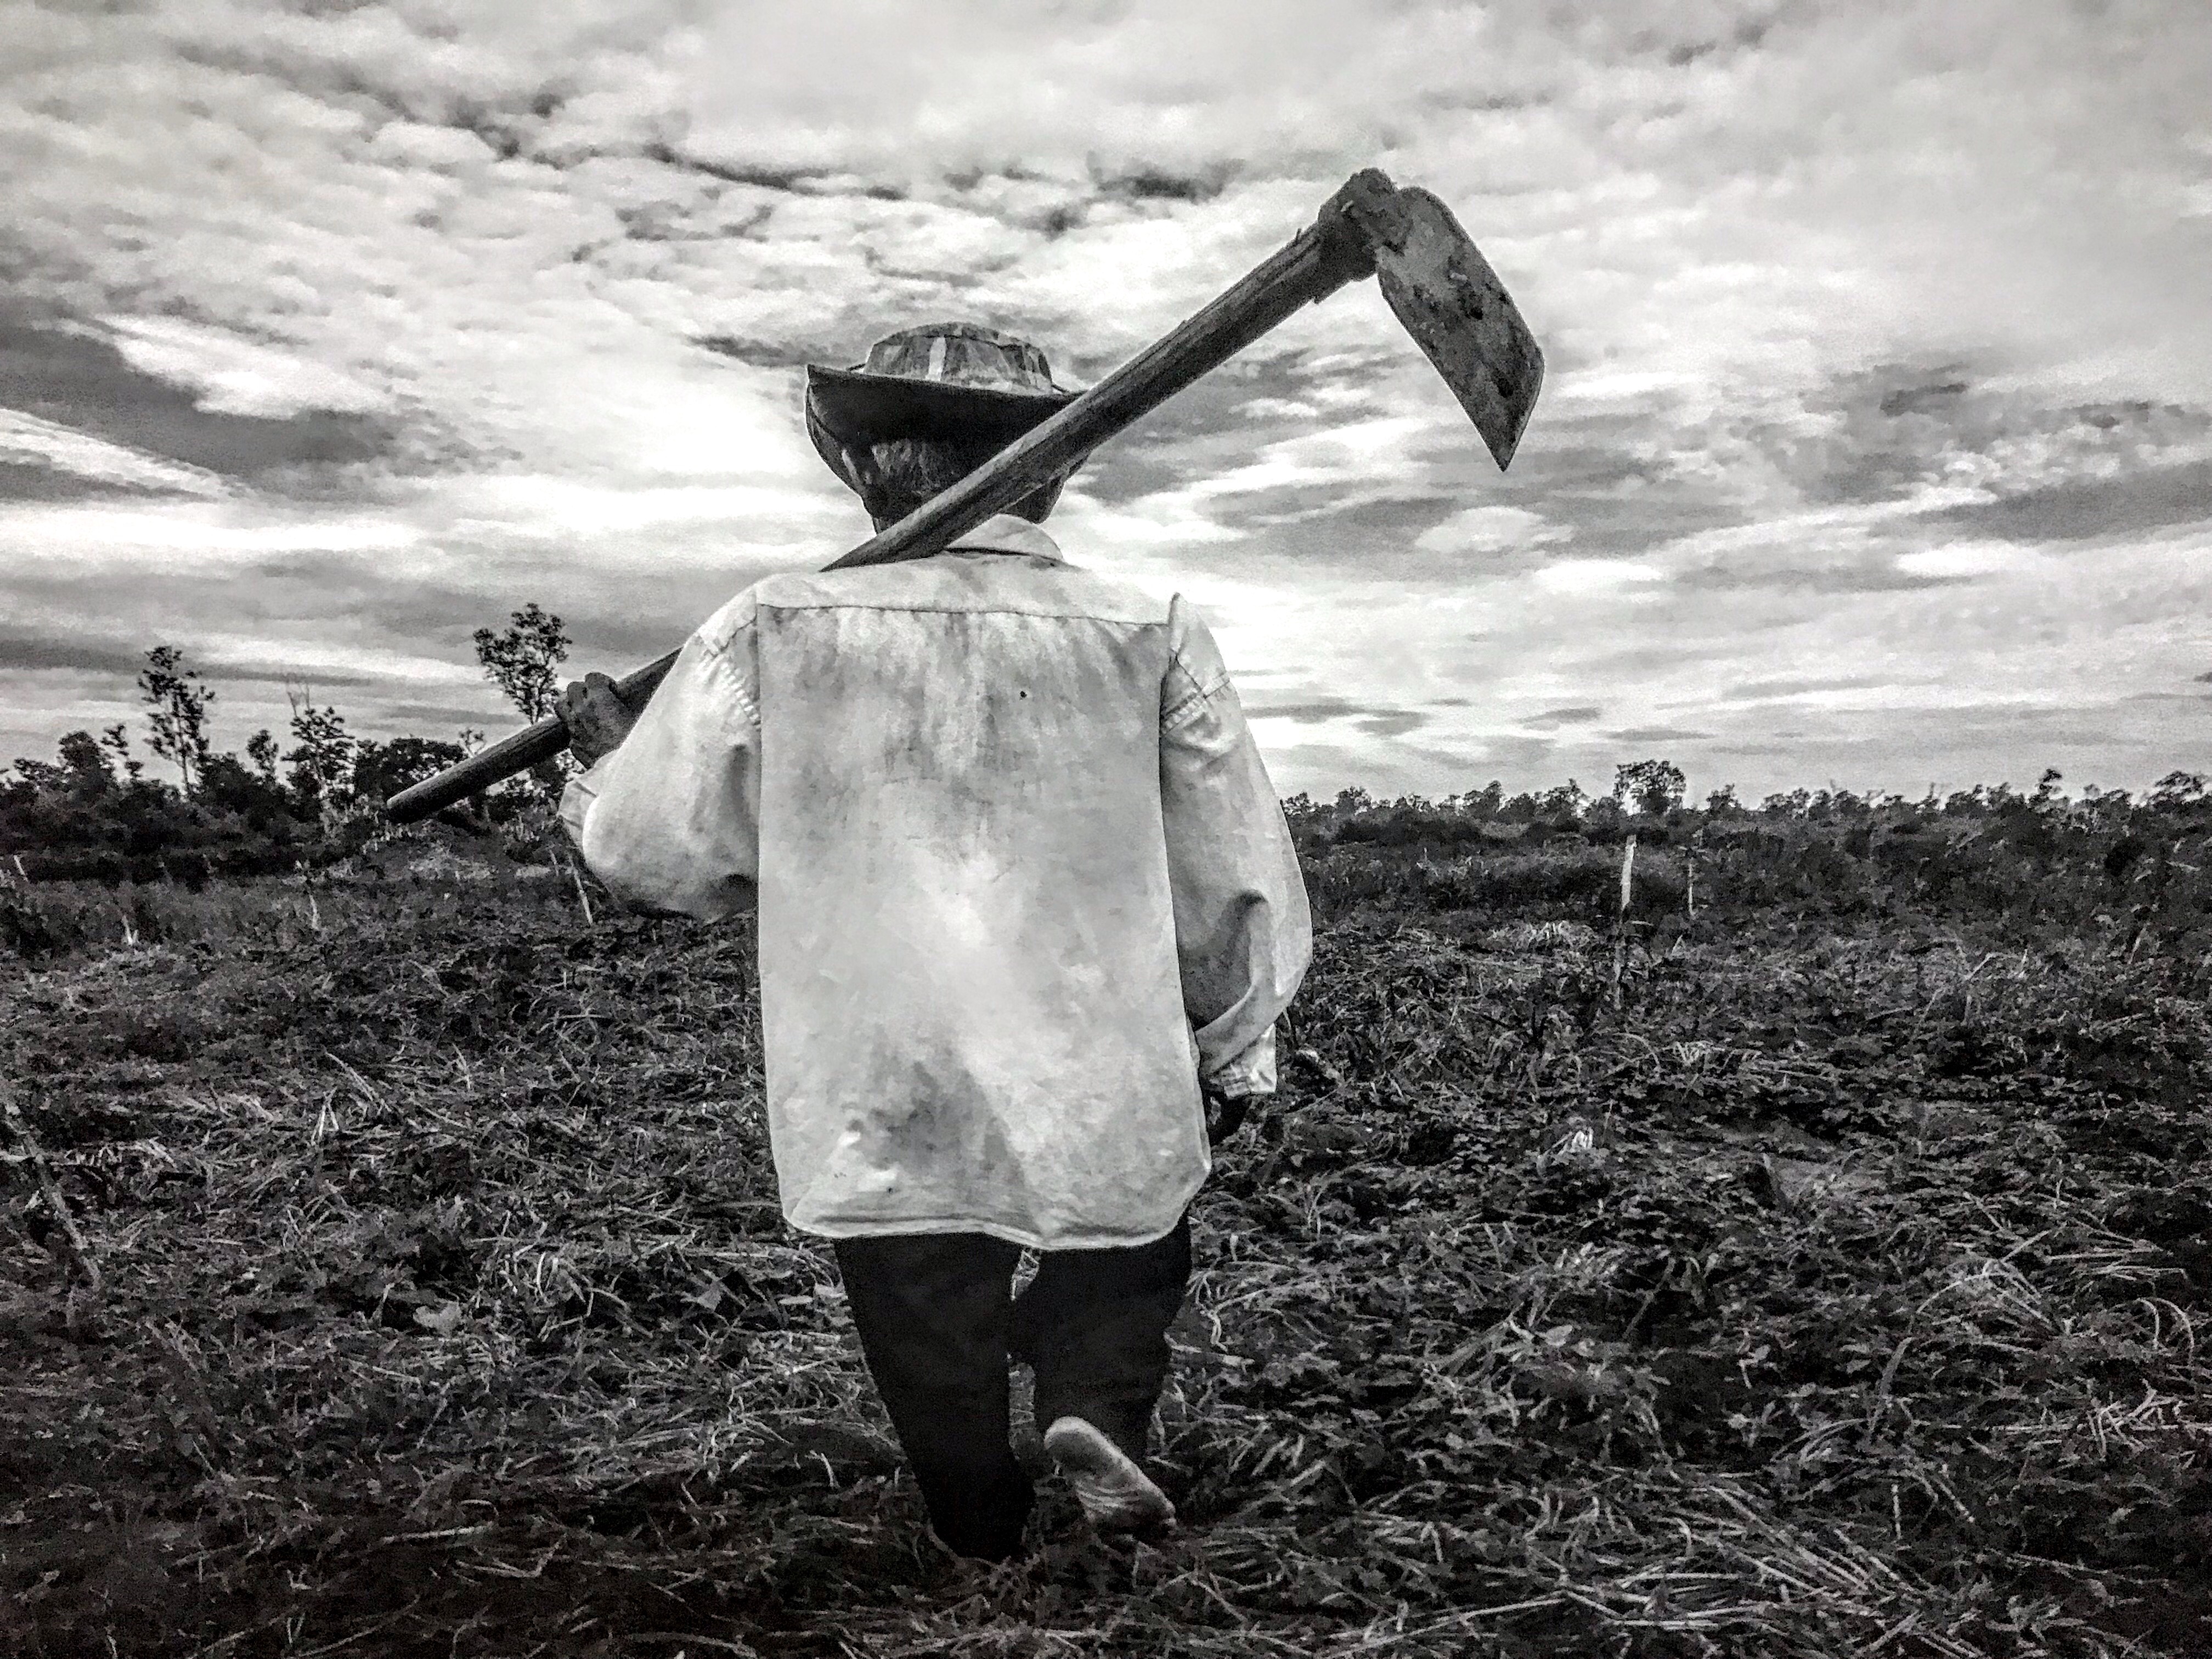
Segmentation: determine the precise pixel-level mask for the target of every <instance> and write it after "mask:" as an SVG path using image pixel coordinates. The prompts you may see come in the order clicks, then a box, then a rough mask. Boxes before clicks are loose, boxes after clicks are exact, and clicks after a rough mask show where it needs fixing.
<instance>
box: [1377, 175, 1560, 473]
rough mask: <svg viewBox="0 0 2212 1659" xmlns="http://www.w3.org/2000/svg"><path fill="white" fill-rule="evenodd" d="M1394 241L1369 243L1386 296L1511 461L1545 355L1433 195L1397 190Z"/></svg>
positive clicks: (1479, 427)
mask: <svg viewBox="0 0 2212 1659" xmlns="http://www.w3.org/2000/svg"><path fill="white" fill-rule="evenodd" d="M1393 207H1394V211H1393V212H1392V213H1391V215H1390V218H1391V220H1392V221H1394V222H1393V223H1392V224H1391V226H1390V234H1389V236H1388V237H1387V239H1383V238H1377V239H1376V240H1374V241H1373V242H1371V243H1370V248H1371V251H1372V253H1373V257H1374V259H1375V267H1376V275H1377V276H1380V277H1381V278H1382V283H1383V297H1384V298H1385V299H1387V300H1388V301H1389V302H1390V309H1391V310H1393V311H1395V313H1398V320H1399V321H1400V322H1401V323H1403V324H1404V325H1406V331H1407V333H1408V334H1411V335H1412V336H1413V338H1414V340H1415V342H1416V343H1419V346H1420V348H1421V349H1422V350H1423V351H1424V352H1425V353H1426V354H1427V356H1428V359H1429V361H1430V362H1432V363H1434V364H1435V365H1436V366H1437V374H1441V375H1443V377H1444V384H1445V385H1446V386H1449V387H1450V388H1451V389H1452V395H1453V396H1454V397H1455V398H1458V399H1459V402H1460V407H1461V408H1462V409H1464V410H1467V412H1468V418H1469V419H1471V420H1472V421H1474V429H1475V430H1476V431H1478V432H1480V434H1482V441H1483V442H1484V443H1486V444H1487V445H1489V446H1490V453H1491V454H1492V456H1494V457H1495V458H1496V459H1497V461H1498V469H1499V471H1504V468H1505V465H1506V464H1507V463H1508V462H1510V460H1512V459H1513V451H1514V448H1515V447H1516V445H1518V444H1519V443H1520V441H1521V431H1522V428H1523V427H1525V426H1527V425H1528V414H1529V411H1530V410H1533V409H1534V408H1535V406H1536V392H1537V390H1538V388H1539V387H1541V386H1542V385H1543V383H1544V354H1543V353H1542V352H1541V351H1540V350H1538V349H1537V347H1536V340H1535V337H1534V335H1532V334H1530V333H1529V332H1528V324H1526V323H1524V322H1522V320H1521V313H1520V311H1519V310H1518V309H1517V308H1516V307H1515V305H1514V303H1513V296H1512V295H1510V294H1508V293H1506V291H1505V285H1504V283H1501V282H1499V281H1498V273H1497V272H1496V271H1494V270H1492V269H1491V268H1490V262H1489V261H1488V260H1487V259H1486V258H1483V257H1482V255H1481V253H1480V252H1479V251H1478V250H1477V249H1476V247H1475V246H1474V241H1473V240H1471V239H1470V238H1469V237H1468V234H1467V233H1466V232H1465V231H1464V230H1462V229H1461V228H1460V225H1459V221H1458V220H1456V219H1455V218H1453V217H1452V214H1451V210H1450V209H1449V208H1448V207H1446V206H1445V205H1444V204H1443V203H1442V202H1440V201H1438V200H1437V198H1436V197H1433V196H1431V195H1430V194H1429V192H1428V191H1425V190H1420V189H1407V190H1401V191H1397V192H1396V200H1395V203H1394V204H1393Z"/></svg>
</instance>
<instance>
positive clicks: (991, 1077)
mask: <svg viewBox="0 0 2212 1659" xmlns="http://www.w3.org/2000/svg"><path fill="white" fill-rule="evenodd" d="M1074 396H1075V394H1074V393H1073V392H1068V391H1066V390H1065V389H1063V388H1061V387H1060V386H1056V385H1055V384H1054V382H1053V380H1052V378H1051V375H1050V372H1049V370H1048V367H1047V365H1046V362H1045V358H1044V354H1043V353H1042V352H1041V351H1040V350H1038V349H1037V348H1036V347H1035V346H1034V345H1031V344H1030V343H1028V342H1026V341H1024V340H1020V339H1017V338H1013V337H1010V336H1007V335H1004V334H1000V333H997V332H994V331H992V330H990V329H987V328H981V327H978V326H975V325H972V324H963V323H951V324H943V325H934V326H929V327H923V328H914V329H908V330H906V331H903V332H902V333H898V334H894V335H891V336H890V337H888V338H885V339H883V340H879V341H878V342H877V343H876V344H875V345H874V346H873V347H872V349H870V351H869V353H868V361H867V362H866V365H865V366H862V367H859V368H851V369H831V368H818V367H817V368H811V369H810V370H809V371H808V375H807V384H806V424H807V430H808V433H809V434H810V435H811V437H812V439H813V441H814V445H815V447H816V448H817V449H818V450H819V451H820V452H821V453H822V457H823V459H824V460H826V461H827V462H828V463H829V466H830V467H831V469H832V470H833V471H836V474H837V476H838V477H840V478H842V480H843V481H844V482H845V483H846V484H847V485H848V486H849V487H850V488H851V489H853V490H854V492H856V493H857V494H858V495H860V500H861V502H862V504H863V505H864V506H865V507H866V509H867V512H868V514H869V516H870V517H871V518H872V519H873V520H875V523H876V526H877V527H878V529H881V528H883V527H884V526H888V525H890V524H892V523H894V522H896V520H899V519H901V518H902V517H904V516H905V515H906V514H907V513H909V512H911V511H912V510H913V509H915V507H919V506H921V504H922V503H923V502H924V501H927V500H928V499H929V498H930V497H931V496H933V495H936V494H938V493H939V491H941V490H943V489H945V488H946V487H948V486H949V485H951V484H952V483H954V482H956V481H957V479H959V478H960V477H963V475H964V474H966V473H968V472H969V471H972V470H973V469H974V468H975V467H977V466H980V465H982V464H983V462H985V461H986V460H987V459H989V458H990V457H991V456H992V455H993V454H994V453H996V452H997V451H998V450H999V449H1000V448H1001V447H1004V446H1005V445H1006V443H1008V442H1010V441H1012V440H1013V439H1015V438H1016V437H1018V436H1019V435H1021V434H1022V433H1024V431H1026V430H1028V429H1029V428H1031V427H1033V426H1035V425H1036V424H1037V423H1038V422H1041V421H1042V420H1044V419H1045V418H1047V417H1048V416H1050V415H1052V414H1053V413H1054V411H1055V410H1059V409H1060V407H1061V406H1062V405H1064V404H1066V403H1067V402H1068V401H1069V400H1071V399H1072V398H1073V397H1074ZM1064 482H1065V479H1064V477H1063V478H1056V479H1054V480H1053V481H1052V482H1051V483H1049V484H1048V485H1045V486H1043V487H1042V488H1040V489H1037V490H1036V492H1035V493H1033V494H1032V495H1030V496H1029V497H1027V498H1026V499H1025V500H1024V501H1021V502H1019V503H1018V505H1017V507H1016V508H1015V510H1014V511H1013V512H1012V513H1000V514H999V515H998V516H996V517H994V518H992V519H989V520H986V521H985V522H984V523H983V524H982V525H981V526H979V527H978V528H976V529H975V530H974V531H972V532H969V534H967V535H966V536H964V537H963V538H960V539H959V540H957V542H955V543H954V544H953V545H952V546H951V548H949V549H947V550H945V552H942V553H939V554H938V555H936V556H933V557H931V558H927V559H919V560H912V561H908V562H903V563H894V564H886V565H878V566H873V567H866V568H848V569H843V570H838V571H835V572H828V573H823V574H792V575H777V576H770V577H768V578H766V579H764V580H762V581H759V582H757V583H756V584H754V585H753V586H751V587H750V588H748V589H746V590H745V591H744V592H742V593H740V594H738V597H737V598H736V599H732V601H730V603H729V604H728V605H725V606H724V607H723V608H722V609H721V610H720V611H717V612H716V613H715V614H714V616H713V617H710V618H709V619H708V622H707V623H706V624H705V626H703V627H702V628H701V629H699V630H698V632H697V633H696V634H694V635H692V636H691V638H690V641H688V642H687V643H686V644H685V645H684V650H683V653H682V654H681V655H680V656H679V657H678V660H677V663H676V665H675V667H674V669H673V670H672V671H671V672H670V674H669V676H668V678H667V679H666V680H665V682H663V684H661V686H660V688H659V691H658V692H657V693H656V694H655V695H654V696H653V698H652V699H651V701H650V702H648V703H647V705H646V707H645V708H644V710H643V711H642V712H641V713H640V714H637V715H635V718H634V719H633V716H632V715H631V714H630V713H629V710H628V709H627V708H625V707H624V706H623V703H622V702H620V701H619V700H618V699H617V697H616V696H615V695H614V693H613V690H612V689H611V684H610V683H609V682H608V680H607V679H606V678H605V676H603V675H593V676H592V677H590V678H588V679H587V680H586V682H584V683H583V684H572V685H570V686H569V687H568V693H567V697H566V700H565V702H564V703H563V705H562V712H563V716H564V718H565V719H566V720H567V721H568V726H569V730H570V732H571V734H572V738H573V742H574V749H575V751H576V753H577V754H578V756H579V757H580V758H581V759H583V760H584V761H585V762H586V763H587V764H588V765H589V767H590V769H589V770H588V771H587V772H586V773H585V774H584V775H581V776H580V777H578V778H577V779H575V780H574V781H573V782H571V783H570V784H569V786H568V793H567V795H566V797H565V799H563V801H562V817H563V820H564V821H565V823H567V825H568V833H569V834H570V836H573V837H574V840H575V842H576V844H577V845H578V846H579V848H581V850H582V853H583V855H584V858H585V860H586V862H588V863H589V864H590V866H591V867H592V870H593V871H594V872H596V873H597V874H598V875H599V878H600V879H601V880H603V881H604V882H605V884H607V886H608V887H609V888H610V889H611V890H613V891H614V892H615V893H617V895H619V896H622V897H623V898H624V899H626V900H627V901H629V902H631V903H633V904H635V905H637V906H640V907H641V908H649V909H653V910H659V911H672V912H678V913H681V914H684V915H691V916H696V917H699V918H701V919H702V920H706V921H714V920H719V919H720V918H723V917H726V916H729V915H733V914H735V913H736V912H738V911H739V910H741V909H743V908H746V907H748V906H749V905H754V904H757V909H758V918H757V925H758V927H759V938H760V977H761V1016H762V1024H763V1037H764V1042H765V1048H766V1067H767V1079H768V1114H769V1139H770V1145H771V1146H772V1149H773V1152H774V1155H775V1170H776V1180H777V1184H778V1187H779V1189H780V1191H781V1199H782V1205H783V1212H784V1215H785V1217H786V1218H787V1219H788V1220H789V1221H790V1223H791V1225H793V1226H794V1227H796V1228H799V1230H801V1231H805V1232H810V1233H814V1234H817V1235H820V1236H823V1237H828V1238H829V1239H831V1240H833V1241H834V1242H835V1249H836V1255H837V1262H838V1266H839V1268H840V1270H841V1271H842V1273H843V1276H844V1280H845V1285H846V1290H847V1293H848V1298H849V1301H850V1304H851V1307H852V1312H853V1322H854V1326H855V1327H856V1328H857V1329H858V1332H859V1334H860V1345H861V1348H862V1351H863V1352H864V1353H865V1355H866V1359H867V1364H868V1370H869V1373H870V1375H871V1376H872V1377H873V1378H874V1380H875V1383H876V1386H877V1389H878V1391H879V1392H880V1393H881V1395H882V1396H883V1401H884V1406H885V1407H886V1408H887V1409H888V1411H889V1412H890V1419H891V1422H892V1424H893V1425H895V1426H896V1429H897V1431H898V1437H899V1440H900V1443H901V1444H902V1446H903V1447H904V1448H905V1450H906V1454H907V1456H908V1460H909V1461H910V1462H911V1463H912V1464H913V1467H914V1471H915V1479H916V1480H917V1482H918V1484H919V1485H920V1486H921V1493H922V1497H923V1499H924V1501H925V1503H926V1504H927V1507H928V1511H929V1518H930V1522H931V1525H932V1527H933V1528H934V1529H935V1531H936V1533H937V1535H938V1536H939V1539H941V1540H942V1541H944V1543H945V1545H946V1546H948V1547H950V1548H951V1549H952V1550H953V1551H955V1552H957V1553H959V1554H962V1555H966V1556H973V1557H980V1558H982V1559H990V1560H1004V1559H1008V1558H1010V1557H1012V1556H1013V1555H1014V1554H1016V1553H1018V1550H1019V1547H1020V1544H1021V1538H1022V1530H1023V1524H1024V1518H1025V1517H1026V1516H1027V1515H1028V1513H1029V1509H1030V1479H1029V1476H1028V1475H1027V1474H1025V1473H1024V1468H1023V1466H1022V1464H1021V1463H1020V1462H1018V1460H1017V1459H1016V1457H1015V1456H1014V1455H1013V1453H1012V1449H1010V1447H1009V1443H1008V1424H1007V1410H1008V1407H1007V1393H1008V1389H1007V1368H1008V1363H1009V1358H1010V1356H1011V1357H1012V1358H1019V1359H1022V1360H1024V1361H1026V1362H1027V1363H1028V1364H1030V1365H1031V1366H1032V1367H1033V1369H1034V1373H1035V1379H1036V1395H1035V1397H1036V1420H1037V1421H1038V1422H1039V1423H1041V1424H1045V1425H1049V1426H1048V1428H1047V1430H1046V1431H1045V1435H1044V1445H1045V1448H1046V1449H1047V1451H1048V1453H1049V1455H1050V1456H1051V1458H1052V1460H1053V1462H1054V1464H1055V1465H1056V1466H1057V1467H1058V1468H1059V1469H1060V1472H1061V1473H1062V1474H1065V1475H1066V1478H1067V1479H1068V1480H1069V1482H1070V1484H1071V1485H1072V1486H1073V1489H1074V1491H1075V1492H1076V1495H1077V1497H1078V1498H1079V1500H1080V1502H1081V1504H1082V1506H1083V1508H1084V1510H1085V1513H1086V1514H1087V1515H1088V1516H1089V1517H1090V1518H1091V1522H1093V1523H1094V1524H1095V1525H1097V1527H1099V1528H1102V1529H1109V1530H1111V1529H1124V1530H1143V1529H1151V1528H1160V1527H1164V1526H1167V1525H1170V1524H1172V1522H1173V1521H1174V1518H1175V1511H1174V1508H1173V1506H1172V1504H1170V1502H1169V1500H1168V1498H1167V1497H1166V1495H1165V1494H1164V1493H1163V1492H1161V1491H1160V1489H1159V1488H1158V1486H1156V1485H1155V1484H1154V1483H1153V1481H1152V1479H1151V1477H1150V1476H1149V1475H1147V1474H1146V1472H1145V1469H1144V1468H1143V1463H1144V1460H1145V1455H1146V1431H1147V1429H1148V1427H1149V1425H1150V1423H1151V1419H1152V1408H1153V1406H1154V1404H1155V1402H1156V1401H1158V1396H1159V1393H1160V1389H1161V1387H1162V1384H1163V1383H1164V1381H1165V1379H1166V1375H1167V1368H1168V1361H1169V1350H1168V1341H1167V1329H1168V1325H1169V1322H1170V1321H1171V1320H1172V1319H1173V1318H1174V1317H1175V1316H1176V1310H1178V1308H1179V1307H1180V1306H1181V1305H1182V1298H1183V1293H1184V1289H1185V1284H1186V1280H1187V1279H1188V1273H1189V1270H1190V1234H1189V1229H1188V1221H1187V1219H1186V1217H1185V1211H1186V1209H1187V1207H1188V1205H1189V1203H1190V1201H1191V1199H1192V1196H1193V1195H1194V1194H1195V1193H1196V1192H1197V1191H1198V1188H1199V1187H1200V1184H1201V1183H1202V1182H1204V1181H1205V1179H1206V1173H1207V1170H1208V1169H1209V1168H1210V1167H1211V1164H1212V1157H1211V1152H1210V1149H1209V1133H1208V1120H1209V1113H1210V1112H1211V1113H1212V1115H1213V1116H1214V1118H1215V1121H1216V1122H1217V1123H1219V1122H1223V1121H1228V1120H1230V1119H1233V1118H1234V1117H1237V1116H1240V1115H1242V1111H1243V1104H1242V1103H1243V1101H1244V1100H1246V1099H1247V1098H1249V1097H1254V1096H1259V1095H1265V1094H1268V1093H1271V1092H1273V1089H1274V1086H1275V1051H1274V1035H1273V1033H1274V1022H1275V1018H1276V1016H1277V1015H1279V1013H1280V1012H1282V1011H1283V1009H1284V1007H1285V1006H1286V1005H1287V1004H1288V1003H1289V1001H1290V1000H1291V995H1292V994H1293V993H1295V992H1296V990H1297V987H1298V981H1299V980H1300V978H1301V977H1302V976H1303V975H1304V972H1305V968H1306V963H1307V958H1308V955H1309V953H1310V927H1309V921H1308V916H1307V910H1306V896H1305V889H1304V884H1303V883H1302V881H1301V879H1300V877H1299V873H1298V866H1297V859H1296V857H1295V855H1294V854H1293V852H1292V850H1291V840H1290V836H1289V834H1288V832H1287V830H1286V829H1285V825H1284V822H1283V816H1282V811H1281V809H1280V808H1279V806H1278V805H1277V803H1276V799H1275V794H1274V791H1273V788H1272V787H1270V786H1269V784H1268V781H1267V773H1266V771H1265V770H1264V769H1262V767H1261V762H1260V755H1259V752H1258V750H1256V749H1255V747H1254V744H1253V741H1252V738H1251V735H1250V733H1249V732H1248V731H1247V729H1246V726H1245V723H1244V716H1243V712H1242V710H1241V709H1240V708H1239V706H1238V703H1237V694H1236V692H1235V691H1234V690H1233V689H1232V688H1231V685H1230V683H1229V678H1228V675H1227V672H1226V671H1225V669H1224V668H1223V666H1222V661H1221V656H1220V653H1219V652H1218V650H1217V649H1216V648H1215V646H1214V642H1213V640H1212V636H1211V635H1209V634H1208V633H1207V631H1206V624H1205V623H1203V622H1202V621H1200V619H1199V617H1198V616H1197V614H1196V613H1195V612H1194V611H1192V609H1191V608H1190V606H1189V605H1187V604H1185V603H1184V602H1183V600H1182V599H1180V598H1177V599H1172V600H1169V601H1165V602H1163V601H1161V600H1159V599H1154V598H1152V597H1151V596H1149V595H1147V594H1145V593H1141V592H1136V591H1134V590H1133V589H1131V588H1127V587H1123V586H1119V585H1118V584H1115V583H1112V582H1109V581H1105V580H1101V579H1100V578H1098V577H1097V576H1094V575H1091V574H1088V573H1087V572H1085V571H1083V570H1079V569H1078V568H1074V567H1073V566H1071V565H1069V564H1067V563H1066V562H1063V561H1062V560H1061V558H1060V549H1059V547H1058V546H1057V545H1056V544H1054V541H1053V539H1052V538H1050V537H1049V536H1048V535H1046V534H1045V532H1043V531H1042V530H1041V529H1039V528H1038V527H1037V526H1038V525H1039V524H1040V523H1041V522H1042V520H1043V519H1044V518H1045V516H1046V515H1047V514H1048V513H1049V512H1050V511H1051V509H1052V507H1053V504H1054V501H1055V500H1056V499H1057V497H1058V495H1059V493H1060V485H1061V483H1064ZM1024 1248H1027V1249H1032V1250H1035V1251H1036V1252H1037V1254H1038V1267H1037V1271H1036V1277H1035V1279H1033V1280H1032V1281H1031V1282H1030V1285H1028V1287H1027V1288H1026V1289H1025V1290H1024V1291H1023V1293H1022V1294H1021V1295H1020V1296H1019V1297H1014V1296H1012V1294H1011V1290H1012V1276H1013V1273H1014V1269H1015V1267H1016V1264H1017V1261H1018V1258H1019V1255H1020V1252H1021V1250H1022V1249H1024Z"/></svg>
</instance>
